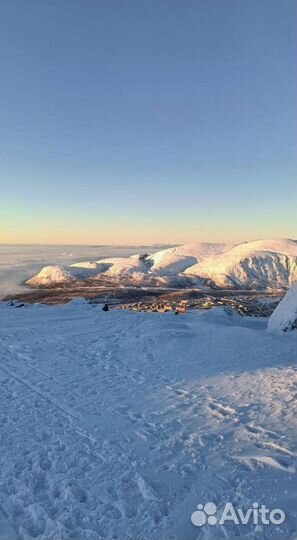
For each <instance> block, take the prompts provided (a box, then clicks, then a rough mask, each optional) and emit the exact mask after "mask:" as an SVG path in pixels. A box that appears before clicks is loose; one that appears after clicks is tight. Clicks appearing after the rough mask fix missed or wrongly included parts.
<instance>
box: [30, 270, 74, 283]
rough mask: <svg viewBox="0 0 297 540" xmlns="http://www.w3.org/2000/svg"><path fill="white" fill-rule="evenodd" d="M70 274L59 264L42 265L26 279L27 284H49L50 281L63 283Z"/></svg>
mask: <svg viewBox="0 0 297 540" xmlns="http://www.w3.org/2000/svg"><path fill="white" fill-rule="evenodd" d="M71 277H72V276H71V274H70V272H69V271H67V270H66V269H65V268H63V267H61V266H58V265H56V266H44V267H43V268H42V270H40V272H39V273H38V274H37V275H36V276H33V277H32V278H30V279H28V281H27V284H28V285H32V286H34V285H49V284H51V283H63V282H64V281H68V280H69V279H71Z"/></svg>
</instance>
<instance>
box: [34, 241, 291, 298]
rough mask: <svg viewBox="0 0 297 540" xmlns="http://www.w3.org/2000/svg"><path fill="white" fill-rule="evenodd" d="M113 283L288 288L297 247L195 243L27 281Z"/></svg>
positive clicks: (48, 271)
mask: <svg viewBox="0 0 297 540" xmlns="http://www.w3.org/2000/svg"><path fill="white" fill-rule="evenodd" d="M89 278H93V280H94V279H95V280H108V281H113V282H115V283H119V282H122V284H123V285H125V284H127V283H129V284H133V283H134V284H137V285H141V284H143V285H148V284H150V283H151V284H158V283H160V284H164V285H166V284H168V285H169V284H170V285H175V286H186V285H189V284H192V285H201V283H203V280H204V283H208V284H209V283H212V285H213V286H215V287H221V288H225V287H226V288H235V289H240V288H247V289H266V288H272V289H284V288H287V287H289V286H290V285H291V283H293V282H294V281H296V279H297V243H296V242H295V241H293V240H259V241H256V242H246V243H243V244H238V245H236V246H234V245H230V244H210V243H201V242H198V243H192V244H185V245H183V246H176V247H173V248H169V249H164V250H161V251H158V252H157V253H154V254H152V255H141V256H139V255H133V256H131V257H127V258H123V257H118V258H116V257H115V258H109V259H102V260H99V261H86V262H80V263H75V264H72V265H70V266H67V267H59V266H48V267H45V268H43V269H42V270H41V272H40V273H39V274H37V275H36V276H34V277H33V278H31V279H30V280H28V281H27V283H28V284H29V285H33V286H48V285H51V284H55V283H63V282H64V283H66V282H67V281H70V282H73V281H75V280H77V279H79V280H81V279H89Z"/></svg>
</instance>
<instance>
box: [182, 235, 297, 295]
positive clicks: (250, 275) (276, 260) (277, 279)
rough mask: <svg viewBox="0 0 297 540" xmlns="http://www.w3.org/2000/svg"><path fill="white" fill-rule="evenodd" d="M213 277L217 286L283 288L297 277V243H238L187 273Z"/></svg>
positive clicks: (266, 241) (280, 241)
mask: <svg viewBox="0 0 297 540" xmlns="http://www.w3.org/2000/svg"><path fill="white" fill-rule="evenodd" d="M185 273H186V274H188V275H191V276H199V277H204V278H208V279H211V280H212V281H213V282H214V284H215V285H216V286H217V287H231V288H248V289H253V288H255V289H259V288H260V289H263V288H273V289H282V288H286V287H288V286H290V285H291V283H292V282H294V281H296V279H297V243H296V242H295V241H293V240H258V241H255V242H246V243H243V244H238V245H237V246H235V247H233V248H231V249H230V250H229V251H227V252H226V253H223V254H220V255H217V256H214V257H209V258H207V259H205V260H204V261H202V262H201V263H200V264H197V265H195V266H192V267H190V268H188V269H187V270H186V272H185Z"/></svg>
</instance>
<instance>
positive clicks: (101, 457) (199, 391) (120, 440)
mask: <svg viewBox="0 0 297 540" xmlns="http://www.w3.org/2000/svg"><path fill="white" fill-rule="evenodd" d="M266 325H267V322H266V320H265V319H261V318H260V319H259V318H247V317H246V318H243V317H240V316H239V315H237V314H235V313H233V312H232V311H230V310H228V311H226V310H224V309H223V308H220V309H214V310H209V311H195V312H189V313H187V314H185V315H181V316H179V317H175V316H174V314H172V313H167V314H159V313H135V312H129V311H126V310H123V311H121V310H112V311H109V312H107V313H104V312H102V310H101V306H98V305H97V306H94V305H91V304H88V303H87V302H85V301H79V300H76V301H75V302H70V303H69V304H67V305H64V306H51V307H48V306H43V305H37V306H29V305H28V306H25V307H23V308H21V309H15V308H13V307H9V306H7V305H6V304H4V303H2V304H0V348H1V356H0V381H1V393H0V426H1V431H0V436H1V455H0V461H1V466H0V538H1V540H3V539H4V538H10V539H11V540H13V539H17V538H18V539H20V540H25V539H28V540H29V539H32V538H36V539H39V540H48V539H55V540H57V539H61V540H62V539H70V538H77V539H85V540H93V539H96V540H97V539H98V538H104V539H107V538H109V539H112V538H113V539H114V538H122V539H128V538H131V539H134V538H143V539H147V540H150V539H152V540H153V539H166V540H167V539H178V540H180V539H182V538H188V539H189V540H191V539H193V540H194V539H197V538H201V539H202V538H212V539H214V540H215V539H218V538H222V537H224V538H227V539H228V538H230V539H231V538H233V537H239V536H240V535H242V536H245V537H248V538H250V539H255V540H256V539H260V538H261V540H268V539H269V540H273V539H275V538H276V537H277V538H278V540H289V539H290V538H292V537H293V535H294V532H295V531H296V527H295V518H296V478H295V476H296V475H295V472H294V471H295V469H296V452H297V444H296V400H295V395H296V384H297V373H296V344H297V343H296V342H297V336H296V333H294V332H291V333H289V332H288V333H286V334H284V335H283V336H282V338H281V339H280V337H279V336H278V335H277V334H273V333H272V334H271V333H269V332H266ZM208 501H213V502H214V503H215V504H217V505H218V506H219V507H221V506H222V505H224V504H225V502H227V501H231V502H232V503H233V504H234V505H237V506H238V507H240V508H248V507H250V506H251V505H252V503H253V502H254V501H257V502H259V503H263V504H265V505H266V506H268V507H270V508H281V509H283V510H284V511H285V512H286V515H287V518H286V521H285V523H284V524H283V525H281V526H279V528H278V529H277V530H276V528H275V526H273V525H265V526H263V530H262V531H261V532H260V533H259V527H258V528H257V527H256V526H254V525H251V524H248V525H245V526H244V525H234V524H229V523H225V525H224V527H220V526H219V525H218V526H209V525H205V526H204V527H203V528H202V529H199V528H197V527H195V526H194V525H193V524H192V523H191V514H192V513H193V512H194V511H195V509H196V508H197V505H198V504H199V503H203V504H204V503H206V502H208ZM259 534H260V535H259Z"/></svg>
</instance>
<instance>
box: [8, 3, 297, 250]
mask: <svg viewBox="0 0 297 540" xmlns="http://www.w3.org/2000/svg"><path fill="white" fill-rule="evenodd" d="M296 12H297V3H296V1H295V0H285V1H283V2H282V1H280V0H261V1H259V0H248V1H247V0H187V1H186V2H185V1H184V0H150V1H149V2H148V1H143V0H88V1H87V2H86V1H85V0H63V1H62V2H61V0H42V1H40V0H26V1H25V2H24V0H2V1H1V6H0V74H1V75H0V76H1V84H0V242H4V243H5V242H6V243H33V242H38V243H52V244H55V243H70V244H71V243H73V244H93V243H97V244H143V243H146V244H148V243H182V242H192V241H195V240H197V241H226V242H230V241H231V242H235V241H236V242H237V241H244V240H250V239H256V238H272V237H290V238H296V236H297V235H296V231H297V227H296V225H297V219H296V217H295V215H297V213H296V211H295V206H296V195H297V193H296V192H297V188H296V181H295V178H296V170H297V167H296V165H297V163H296V162H297V157H296V142H297V100H296V95H297V92H296V90H297V70H296V45H297V33H296V31H295V25H296V14H297V13H296Z"/></svg>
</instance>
